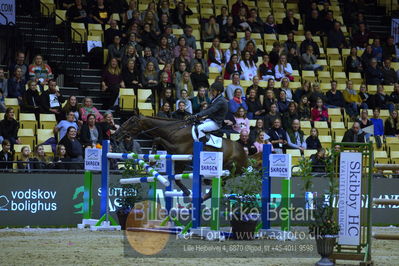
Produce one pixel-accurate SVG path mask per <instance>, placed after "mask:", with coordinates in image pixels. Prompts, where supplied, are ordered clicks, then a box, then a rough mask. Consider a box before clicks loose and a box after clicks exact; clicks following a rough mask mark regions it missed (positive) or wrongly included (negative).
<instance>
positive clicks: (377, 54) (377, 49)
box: [372, 38, 382, 64]
mask: <svg viewBox="0 0 399 266" xmlns="http://www.w3.org/2000/svg"><path fill="white" fill-rule="evenodd" d="M372 47H373V57H374V58H375V59H377V62H378V64H381V62H382V47H381V42H380V39H378V38H375V39H374V40H373V45H372Z"/></svg>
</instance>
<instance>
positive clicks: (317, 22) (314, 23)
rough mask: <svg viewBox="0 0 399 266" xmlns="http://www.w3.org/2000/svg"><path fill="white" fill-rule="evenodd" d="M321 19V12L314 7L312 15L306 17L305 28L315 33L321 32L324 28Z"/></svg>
mask: <svg viewBox="0 0 399 266" xmlns="http://www.w3.org/2000/svg"><path fill="white" fill-rule="evenodd" d="M321 26H322V25H321V19H320V18H319V12H318V11H317V9H314V10H312V11H311V12H310V16H307V17H306V21H305V30H306V31H310V32H311V33H312V34H313V35H315V34H318V33H320V31H321V30H322V27H321Z"/></svg>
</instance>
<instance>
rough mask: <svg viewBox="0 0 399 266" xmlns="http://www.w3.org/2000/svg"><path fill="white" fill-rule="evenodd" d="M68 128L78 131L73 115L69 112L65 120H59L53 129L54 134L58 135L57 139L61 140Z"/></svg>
mask: <svg viewBox="0 0 399 266" xmlns="http://www.w3.org/2000/svg"><path fill="white" fill-rule="evenodd" d="M69 127H74V128H75V129H76V130H77V129H78V124H77V123H76V122H75V113H74V112H72V111H70V112H69V113H68V114H67V117H66V120H61V121H60V122H59V123H58V124H57V125H56V126H55V127H54V134H57V133H58V132H60V134H59V139H62V138H63V137H64V136H65V134H66V132H67V129H68V128H69Z"/></svg>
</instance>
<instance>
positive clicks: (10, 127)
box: [0, 107, 21, 145]
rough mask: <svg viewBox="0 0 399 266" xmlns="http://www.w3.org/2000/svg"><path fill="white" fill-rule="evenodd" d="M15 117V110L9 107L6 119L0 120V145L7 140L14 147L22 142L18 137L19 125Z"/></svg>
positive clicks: (5, 115)
mask: <svg viewBox="0 0 399 266" xmlns="http://www.w3.org/2000/svg"><path fill="white" fill-rule="evenodd" d="M14 117H15V113H14V109H13V108H12V107H8V108H7V109H6V112H5V114H4V117H3V118H4V119H2V120H0V143H2V142H3V140H5V139H7V140H8V141H10V143H11V144H12V145H14V144H20V143H21V140H20V139H19V138H18V136H17V134H18V129H19V123H18V121H17V120H15V118H14ZM0 119H1V118H0Z"/></svg>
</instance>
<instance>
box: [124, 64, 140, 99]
mask: <svg viewBox="0 0 399 266" xmlns="http://www.w3.org/2000/svg"><path fill="white" fill-rule="evenodd" d="M135 62H136V61H135V60H133V59H129V60H128V61H127V64H126V67H124V68H123V69H122V81H123V83H124V84H125V86H126V88H133V90H134V94H135V95H137V91H138V89H139V88H141V87H142V84H141V82H140V80H141V77H140V76H139V71H138V67H136V63H135Z"/></svg>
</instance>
